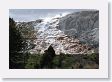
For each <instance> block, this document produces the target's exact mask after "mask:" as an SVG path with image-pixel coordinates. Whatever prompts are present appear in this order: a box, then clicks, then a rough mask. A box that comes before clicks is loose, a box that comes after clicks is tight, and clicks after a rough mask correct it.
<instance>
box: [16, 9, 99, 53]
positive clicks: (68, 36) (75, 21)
mask: <svg viewBox="0 0 112 82" xmlns="http://www.w3.org/2000/svg"><path fill="white" fill-rule="evenodd" d="M17 26H18V28H19V29H20V31H21V32H22V34H23V36H24V38H26V39H27V41H28V44H29V46H30V47H29V48H28V52H30V53H44V51H45V50H46V49H47V48H48V47H49V46H50V45H51V46H52V47H53V48H54V50H55V52H56V54H60V53H66V54H87V53H94V52H98V48H99V45H98V44H99V13H98V11H95V10H94V11H79V12H75V13H71V14H67V15H61V14H60V15H58V16H55V17H47V18H44V19H39V20H36V21H30V22H17ZM31 44H32V45H33V47H31Z"/></svg>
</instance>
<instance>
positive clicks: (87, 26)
mask: <svg viewBox="0 0 112 82" xmlns="http://www.w3.org/2000/svg"><path fill="white" fill-rule="evenodd" d="M58 29H60V30H62V31H64V33H65V34H66V35H69V36H71V37H73V38H77V39H79V40H80V41H82V42H84V43H87V44H89V45H96V46H97V47H98V44H99V12H98V11H81V12H76V13H72V14H69V15H67V16H65V17H63V18H61V19H60V22H59V28H58Z"/></svg>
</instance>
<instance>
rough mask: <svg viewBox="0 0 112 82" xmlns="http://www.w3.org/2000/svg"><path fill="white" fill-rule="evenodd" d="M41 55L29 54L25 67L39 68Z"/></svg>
mask: <svg viewBox="0 0 112 82" xmlns="http://www.w3.org/2000/svg"><path fill="white" fill-rule="evenodd" d="M41 57H42V55H39V54H29V58H28V60H27V62H26V65H25V68H26V69H38V68H40V59H41Z"/></svg>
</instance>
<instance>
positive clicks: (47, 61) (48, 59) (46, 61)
mask: <svg viewBox="0 0 112 82" xmlns="http://www.w3.org/2000/svg"><path fill="white" fill-rule="evenodd" d="M54 57H55V51H54V49H53V47H52V46H49V48H48V50H46V51H45V53H44V55H43V57H42V60H41V62H40V64H41V68H52V61H53V58H54Z"/></svg>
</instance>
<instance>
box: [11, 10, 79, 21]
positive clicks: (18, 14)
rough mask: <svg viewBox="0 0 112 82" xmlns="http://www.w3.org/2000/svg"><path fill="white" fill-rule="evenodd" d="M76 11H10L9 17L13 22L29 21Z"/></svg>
mask: <svg viewBox="0 0 112 82" xmlns="http://www.w3.org/2000/svg"><path fill="white" fill-rule="evenodd" d="M76 11H80V10H76V9H10V10H9V16H10V17H11V18H13V19H14V20H15V21H31V20H37V19H39V18H45V17H53V16H55V15H57V14H62V13H70V12H76Z"/></svg>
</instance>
